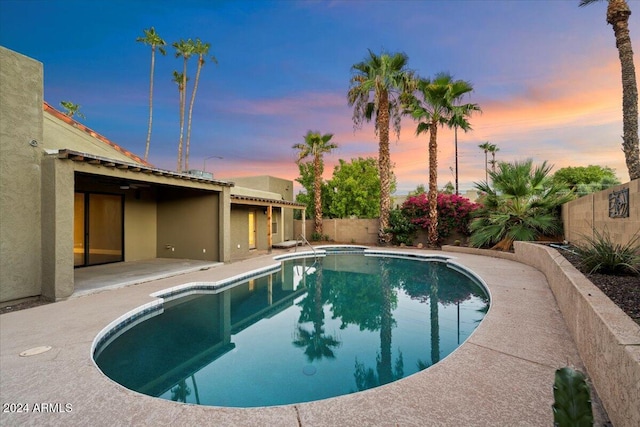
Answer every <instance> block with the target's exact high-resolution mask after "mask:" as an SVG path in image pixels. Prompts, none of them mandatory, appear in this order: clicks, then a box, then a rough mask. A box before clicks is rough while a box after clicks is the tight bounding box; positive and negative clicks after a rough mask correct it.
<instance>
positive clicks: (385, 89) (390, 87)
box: [347, 50, 413, 243]
mask: <svg viewBox="0 0 640 427" xmlns="http://www.w3.org/2000/svg"><path fill="white" fill-rule="evenodd" d="M408 61H409V57H408V56H407V55H405V54H404V53H392V54H389V53H385V52H383V53H382V54H380V55H376V54H375V53H373V52H372V51H371V50H369V56H368V57H367V58H365V60H364V61H362V62H358V63H357V64H354V65H353V66H352V67H351V72H352V76H351V81H350V86H349V92H348V93H347V100H348V103H349V106H350V107H353V123H354V127H355V128H360V127H362V123H363V122H365V121H367V122H370V121H371V120H372V119H374V118H375V131H376V134H377V135H378V138H379V141H378V170H379V173H380V228H379V230H378V240H379V241H380V242H381V243H386V242H388V241H389V239H390V235H389V234H388V233H387V232H386V230H387V229H388V228H389V212H390V211H391V156H390V152H389V126H390V122H391V120H393V128H394V130H395V133H396V135H397V136H398V137H399V136H400V121H401V118H402V106H401V102H400V97H401V96H402V95H403V94H404V93H406V92H407V91H408V90H409V91H410V88H411V84H412V82H413V73H412V72H411V71H409V70H408V69H407V62H408Z"/></svg>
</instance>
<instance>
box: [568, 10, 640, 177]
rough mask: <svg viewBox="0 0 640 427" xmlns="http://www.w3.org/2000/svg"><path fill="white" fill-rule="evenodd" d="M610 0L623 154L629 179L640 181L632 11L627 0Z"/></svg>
mask: <svg viewBox="0 0 640 427" xmlns="http://www.w3.org/2000/svg"><path fill="white" fill-rule="evenodd" d="M596 1H600V0H580V6H586V5H589V4H591V3H595V2H596ZM607 1H608V5H607V23H609V24H610V25H611V26H612V27H613V34H614V35H615V38H616V46H617V48H618V56H619V58H620V68H621V71H622V140H623V141H622V151H624V156H625V160H626V163H627V169H628V170H629V178H630V179H632V180H633V179H638V178H640V148H639V146H638V86H637V83H636V70H635V66H634V64H633V49H632V47H631V37H630V36H629V16H630V15H631V9H630V8H629V5H628V4H627V2H626V1H625V0H607Z"/></svg>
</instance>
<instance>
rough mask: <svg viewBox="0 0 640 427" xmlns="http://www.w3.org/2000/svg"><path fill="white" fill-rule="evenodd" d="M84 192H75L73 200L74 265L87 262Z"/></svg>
mask: <svg viewBox="0 0 640 427" xmlns="http://www.w3.org/2000/svg"><path fill="white" fill-rule="evenodd" d="M84 196H85V195H84V193H75V194H74V200H73V266H74V267H77V266H80V265H84V264H85V259H84V253H85V242H84V236H85V210H84V206H85V205H84V203H85V197H84Z"/></svg>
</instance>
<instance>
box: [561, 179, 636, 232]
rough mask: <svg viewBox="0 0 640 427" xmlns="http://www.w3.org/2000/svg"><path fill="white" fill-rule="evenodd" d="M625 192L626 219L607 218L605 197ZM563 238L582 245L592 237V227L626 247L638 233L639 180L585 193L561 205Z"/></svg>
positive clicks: (607, 209) (607, 199) (607, 205)
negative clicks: (627, 204) (627, 209)
mask: <svg viewBox="0 0 640 427" xmlns="http://www.w3.org/2000/svg"><path fill="white" fill-rule="evenodd" d="M624 188H628V189H629V217H628V218H609V194H611V193H612V192H614V191H619V190H622V189H624ZM562 221H563V224H564V236H565V239H566V240H568V241H569V242H571V243H580V242H584V236H589V237H592V236H593V228H595V229H596V230H598V231H599V232H603V231H606V232H607V233H608V234H609V236H610V237H611V239H612V240H613V241H614V242H615V243H619V244H626V243H628V242H629V240H630V239H631V238H632V236H633V235H634V234H635V233H637V232H638V230H640V179H636V180H634V181H631V182H628V183H626V184H621V185H617V186H615V187H612V188H609V189H608V190H603V191H600V192H597V193H593V194H589V195H586V196H583V197H580V198H579V199H576V200H572V201H571V202H569V203H565V204H564V205H562Z"/></svg>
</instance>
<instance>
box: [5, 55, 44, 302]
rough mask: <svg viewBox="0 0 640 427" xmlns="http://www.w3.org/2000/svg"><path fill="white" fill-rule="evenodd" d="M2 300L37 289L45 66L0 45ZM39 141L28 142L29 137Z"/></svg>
mask: <svg viewBox="0 0 640 427" xmlns="http://www.w3.org/2000/svg"><path fill="white" fill-rule="evenodd" d="M0 64H1V65H0V302H4V301H10V300H14V299H19V298H25V297H30V296H35V295H39V294H40V288H41V283H42V264H41V251H42V243H41V241H42V239H41V237H42V236H41V232H40V223H41V200H40V188H41V184H40V175H41V171H40V162H41V159H42V147H41V144H42V141H43V130H42V127H43V126H42V102H43V99H42V94H43V66H42V63H40V62H38V61H35V60H33V59H31V58H27V57H26V56H23V55H20V54H19V53H16V52H13V51H10V50H8V49H5V48H4V47H1V46H0ZM32 140H33V141H36V142H37V146H35V147H34V146H31V145H30V142H31V141H32Z"/></svg>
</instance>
